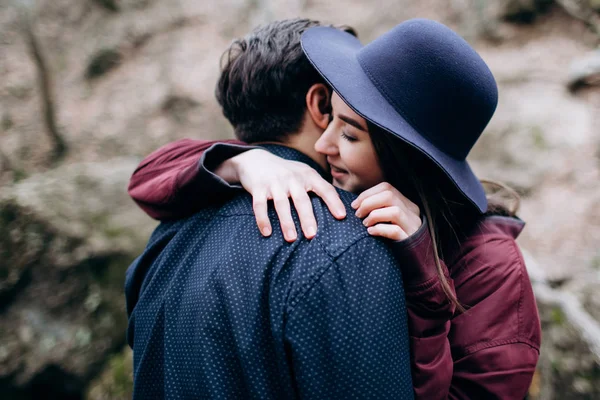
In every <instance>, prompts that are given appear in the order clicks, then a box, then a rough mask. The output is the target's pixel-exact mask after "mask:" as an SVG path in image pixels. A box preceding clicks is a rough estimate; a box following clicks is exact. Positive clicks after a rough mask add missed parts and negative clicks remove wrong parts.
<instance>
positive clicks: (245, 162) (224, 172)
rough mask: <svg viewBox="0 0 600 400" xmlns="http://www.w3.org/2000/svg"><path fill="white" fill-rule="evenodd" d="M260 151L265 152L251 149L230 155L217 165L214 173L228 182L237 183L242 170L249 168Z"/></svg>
mask: <svg viewBox="0 0 600 400" xmlns="http://www.w3.org/2000/svg"><path fill="white" fill-rule="evenodd" d="M260 152H265V153H267V152H266V151H265V150H262V149H252V150H248V151H245V152H243V153H241V154H238V155H236V156H234V157H231V158H229V159H227V160H225V161H223V162H222V163H221V165H219V166H218V167H217V169H216V170H215V174H216V175H218V176H219V177H220V178H221V179H223V180H224V181H225V182H227V183H229V184H239V183H240V181H241V176H242V174H243V172H244V171H248V169H249V168H251V164H252V160H253V159H254V157H256V155H257V154H259V153H260ZM267 154H270V153H267ZM259 156H260V155H259Z"/></svg>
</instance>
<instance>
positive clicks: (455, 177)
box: [302, 27, 487, 213]
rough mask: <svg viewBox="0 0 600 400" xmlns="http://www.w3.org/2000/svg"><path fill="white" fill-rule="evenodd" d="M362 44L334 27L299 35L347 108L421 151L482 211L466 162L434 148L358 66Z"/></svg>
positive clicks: (479, 190) (475, 181)
mask: <svg viewBox="0 0 600 400" xmlns="http://www.w3.org/2000/svg"><path fill="white" fill-rule="evenodd" d="M362 47H363V46H362V44H361V43H360V41H359V40H358V39H357V38H356V37H354V36H352V35H350V34H349V33H346V32H343V31H341V30H339V29H336V28H330V27H314V28H310V29H308V30H306V31H305V32H304V34H303V35H302V49H303V50H304V53H305V54H306V56H307V58H308V59H309V61H310V62H311V64H312V65H313V66H314V67H315V68H316V69H317V71H319V73H320V74H321V75H322V76H323V78H324V79H325V80H326V81H327V82H328V83H329V85H331V87H332V88H333V89H334V90H335V92H336V93H337V94H338V95H339V96H340V97H341V98H342V99H343V100H344V102H345V103H346V104H347V105H348V106H349V107H350V108H352V109H353V110H354V111H355V112H356V113H357V114H359V115H360V116H362V117H363V118H365V119H366V120H369V121H370V122H372V123H374V124H375V125H377V126H379V127H380V128H383V129H385V130H386V131H388V132H390V133H391V134H393V135H395V136H397V137H398V138H400V139H402V140H403V141H404V142H406V143H408V144H409V145H411V146H413V147H414V148H416V149H417V150H419V151H420V152H421V153H423V154H425V155H426V156H427V157H428V158H430V159H431V160H432V161H433V162H434V163H435V164H437V165H438V167H439V168H440V169H441V170H442V171H443V172H444V173H445V174H446V176H448V178H449V179H450V181H451V182H452V183H453V184H454V185H455V186H456V188H457V189H458V190H459V191H460V192H461V193H462V194H463V195H464V196H465V197H466V198H467V199H468V200H469V202H471V203H472V204H473V205H474V206H475V207H477V209H478V210H479V211H480V212H481V213H484V212H485V211H486V210H487V199H486V196H485V192H484V190H483V187H482V185H481V183H480V182H479V179H478V178H477V177H476V176H475V174H474V173H473V171H472V170H471V167H470V166H469V164H468V163H467V161H466V160H457V159H455V158H453V157H451V156H449V155H447V154H446V153H444V152H442V151H440V150H439V149H437V148H436V147H435V146H434V145H433V144H431V143H430V142H429V141H428V140H427V139H425V138H424V137H423V136H422V135H421V134H419V132H418V131H417V130H416V129H415V128H413V127H412V126H411V125H410V124H409V123H408V122H407V121H406V120H405V119H404V118H403V117H402V115H400V114H399V113H398V112H397V111H396V110H395V109H394V107H393V106H392V105H391V104H390V103H389V102H388V100H387V99H386V98H385V97H384V96H383V95H382V94H381V92H380V91H379V90H378V89H377V87H376V86H375V84H374V83H373V82H372V81H371V79H370V78H369V76H368V75H367V74H366V73H365V71H364V70H363V68H362V67H361V65H360V63H359V61H358V58H357V53H358V51H360V50H361V49H362ZM432 118H435V116H432Z"/></svg>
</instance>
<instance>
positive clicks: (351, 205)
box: [350, 200, 357, 208]
mask: <svg viewBox="0 0 600 400" xmlns="http://www.w3.org/2000/svg"><path fill="white" fill-rule="evenodd" d="M356 205H357V201H356V200H354V201H353V202H352V203H350V207H352V208H356Z"/></svg>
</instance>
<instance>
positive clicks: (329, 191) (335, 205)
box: [305, 174, 346, 219]
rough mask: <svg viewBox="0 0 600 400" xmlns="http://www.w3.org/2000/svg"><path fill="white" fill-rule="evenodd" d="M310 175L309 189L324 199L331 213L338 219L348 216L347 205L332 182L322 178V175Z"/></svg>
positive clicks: (307, 186)
mask: <svg viewBox="0 0 600 400" xmlns="http://www.w3.org/2000/svg"><path fill="white" fill-rule="evenodd" d="M316 175H317V176H316V177H314V176H312V177H309V178H308V182H306V184H305V186H306V189H305V190H307V191H309V192H310V191H312V192H313V193H315V194H316V195H317V196H319V197H320V198H322V199H323V201H324V202H325V204H326V205H327V208H329V211H330V212H331V214H332V215H333V216H334V217H335V218H337V219H344V218H346V207H345V206H344V203H342V200H341V199H340V195H339V194H338V192H337V191H336V190H335V187H333V185H332V184H330V183H329V182H327V181H326V180H325V179H323V178H321V176H320V175H318V174H316Z"/></svg>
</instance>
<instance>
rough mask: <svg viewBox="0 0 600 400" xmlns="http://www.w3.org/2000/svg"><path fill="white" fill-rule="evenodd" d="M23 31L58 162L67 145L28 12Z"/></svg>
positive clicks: (48, 72)
mask: <svg viewBox="0 0 600 400" xmlns="http://www.w3.org/2000/svg"><path fill="white" fill-rule="evenodd" d="M21 23H22V31H23V34H24V36H25V39H26V43H27V47H28V49H29V52H30V55H31V56H32V58H33V60H34V63H35V65H36V68H37V72H38V81H39V86H40V94H41V97H42V107H43V118H44V124H45V126H46V131H47V133H48V136H49V137H50V139H51V140H52V142H53V146H54V148H53V157H52V158H53V159H54V160H56V159H58V158H60V157H61V156H63V155H64V153H65V152H66V150H67V144H66V142H65V140H64V139H63V137H62V135H61V133H60V131H59V129H58V127H57V124H56V109H55V104H54V95H53V90H52V76H51V74H50V71H49V69H48V63H47V61H46V58H45V56H44V53H43V51H42V48H41V46H40V43H39V40H38V38H37V37H36V35H35V33H34V30H33V24H32V23H31V18H30V16H29V15H28V12H27V11H26V10H21Z"/></svg>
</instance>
